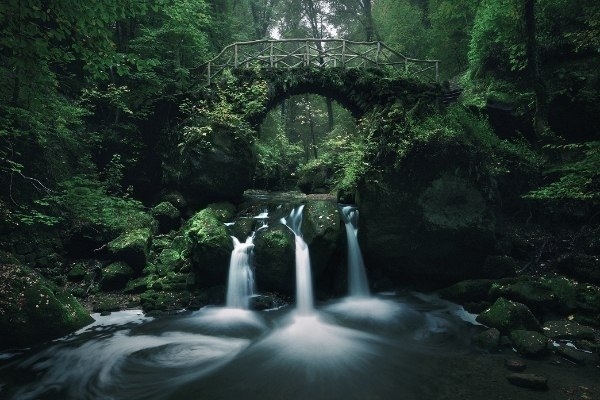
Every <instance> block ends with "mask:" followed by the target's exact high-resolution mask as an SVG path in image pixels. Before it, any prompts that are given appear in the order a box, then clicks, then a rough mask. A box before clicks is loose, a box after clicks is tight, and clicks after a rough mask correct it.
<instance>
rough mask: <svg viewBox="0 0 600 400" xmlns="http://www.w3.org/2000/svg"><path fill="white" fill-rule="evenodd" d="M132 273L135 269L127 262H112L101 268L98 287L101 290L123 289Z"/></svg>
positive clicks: (133, 273)
mask: <svg viewBox="0 0 600 400" xmlns="http://www.w3.org/2000/svg"><path fill="white" fill-rule="evenodd" d="M134 275H135V271H134V270H133V268H131V267H130V266H129V265H128V264H127V263H124V262H123V261H117V262H114V263H112V264H109V265H107V266H106V267H104V268H103V269H102V279H101V280H100V287H101V288H102V290H118V289H123V288H124V287H125V285H127V282H128V281H129V280H130V279H132V278H133V276H134Z"/></svg>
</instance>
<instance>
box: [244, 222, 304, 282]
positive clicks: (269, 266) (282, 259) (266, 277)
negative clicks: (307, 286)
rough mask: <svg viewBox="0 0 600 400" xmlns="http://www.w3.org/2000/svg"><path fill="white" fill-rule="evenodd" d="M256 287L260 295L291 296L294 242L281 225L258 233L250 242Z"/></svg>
mask: <svg viewBox="0 0 600 400" xmlns="http://www.w3.org/2000/svg"><path fill="white" fill-rule="evenodd" d="M254 254H255V258H254V266H255V274H256V283H257V286H258V288H259V290H260V291H275V292H279V293H285V294H293V293H294V288H295V286H294V284H295V265H296V264H295V260H296V252H295V239H294V235H293V234H292V232H290V231H289V230H288V228H286V227H285V226H283V225H275V226H273V227H269V228H268V229H266V230H262V231H260V232H259V233H258V235H257V236H256V239H255V240H254Z"/></svg>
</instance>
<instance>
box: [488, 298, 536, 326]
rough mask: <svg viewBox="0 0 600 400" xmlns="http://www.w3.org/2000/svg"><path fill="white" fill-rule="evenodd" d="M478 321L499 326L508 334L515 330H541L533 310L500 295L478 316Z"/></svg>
mask: <svg viewBox="0 0 600 400" xmlns="http://www.w3.org/2000/svg"><path fill="white" fill-rule="evenodd" d="M477 322H479V323H481V324H484V325H486V326H489V327H491V328H497V329H498V330H499V331H500V332H501V333H503V334H506V333H509V332H512V331H514V330H518V329H521V330H531V331H538V332H539V331H541V329H542V328H541V326H540V323H539V322H538V320H537V319H536V318H535V316H534V315H533V313H532V312H531V310H529V308H528V307H527V306H526V305H525V304H522V303H518V302H514V301H510V300H507V299H505V298H503V297H500V298H499V299H498V300H496V302H495V303H494V304H493V305H492V306H491V307H490V308H488V309H487V310H485V311H484V312H482V313H481V314H479V315H478V316H477Z"/></svg>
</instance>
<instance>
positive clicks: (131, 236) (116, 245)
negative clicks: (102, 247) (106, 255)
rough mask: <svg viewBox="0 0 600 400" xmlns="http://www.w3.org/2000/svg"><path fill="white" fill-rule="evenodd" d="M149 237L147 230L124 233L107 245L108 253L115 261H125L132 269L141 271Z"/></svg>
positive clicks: (146, 254) (148, 230) (146, 253)
mask: <svg viewBox="0 0 600 400" xmlns="http://www.w3.org/2000/svg"><path fill="white" fill-rule="evenodd" d="M151 235H152V233H151V231H150V229H148V228H141V229H135V230H131V231H128V232H125V233H123V234H122V235H120V236H119V237H117V238H116V239H114V240H113V241H111V242H110V243H108V251H109V252H110V253H111V254H112V255H113V256H114V257H115V258H116V259H118V260H121V261H125V262H126V263H128V264H129V265H131V266H132V267H134V268H136V269H138V270H141V269H142V268H143V267H144V265H145V264H146V260H147V258H148V247H149V245H150V237H151Z"/></svg>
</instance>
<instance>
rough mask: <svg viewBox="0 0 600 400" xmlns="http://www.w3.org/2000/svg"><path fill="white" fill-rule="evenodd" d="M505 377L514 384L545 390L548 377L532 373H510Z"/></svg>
mask: <svg viewBox="0 0 600 400" xmlns="http://www.w3.org/2000/svg"><path fill="white" fill-rule="evenodd" d="M506 379H507V380H508V381H509V382H510V383H512V384H513V385H515V386H519V387H524V388H528V389H534V390H547V389H548V378H546V377H544V376H540V375H534V374H522V373H512V374H508V375H506Z"/></svg>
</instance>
